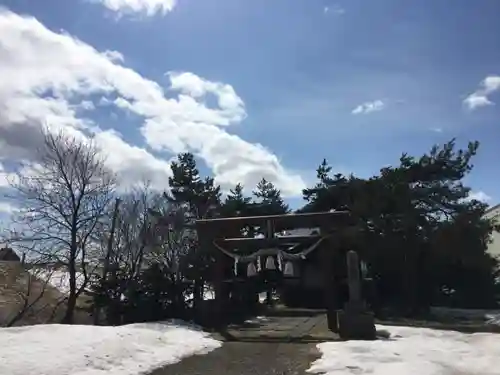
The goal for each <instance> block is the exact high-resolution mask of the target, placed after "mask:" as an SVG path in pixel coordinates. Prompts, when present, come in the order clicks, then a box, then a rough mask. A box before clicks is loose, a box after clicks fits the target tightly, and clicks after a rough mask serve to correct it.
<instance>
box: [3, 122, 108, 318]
mask: <svg viewBox="0 0 500 375" xmlns="http://www.w3.org/2000/svg"><path fill="white" fill-rule="evenodd" d="M43 140H44V142H43V146H42V147H41V148H40V150H39V153H38V159H37V164H36V165H32V166H31V168H29V169H28V168H24V169H21V170H20V172H19V174H18V178H16V179H15V180H13V181H10V185H11V187H12V188H13V191H14V193H13V194H12V195H11V196H10V198H11V199H13V200H14V201H15V204H16V205H17V206H18V207H19V209H20V210H19V212H18V213H17V214H16V215H15V217H14V218H13V223H14V225H15V226H14V229H13V231H12V232H11V233H10V239H9V240H10V242H11V243H13V244H15V245H16V246H17V247H18V248H21V249H25V250H28V251H29V253H28V256H29V257H32V258H33V257H34V258H38V259H40V258H43V259H46V260H47V261H50V262H54V263H58V264H61V265H63V266H65V267H66V268H67V271H68V273H69V293H68V298H67V303H66V312H65V315H64V318H63V322H64V323H72V322H73V317H74V311H75V307H76V301H77V298H78V297H79V296H80V294H81V293H82V292H83V291H84V290H85V288H86V287H87V284H88V283H89V280H90V277H91V271H92V267H95V266H97V262H98V260H99V258H100V257H101V256H102V254H101V253H100V251H101V248H100V246H98V244H97V243H96V242H95V240H94V238H95V237H94V235H95V233H96V232H97V231H98V230H99V229H100V228H101V226H102V225H103V219H105V217H106V215H107V214H108V207H109V206H110V203H111V202H112V201H113V199H114V190H115V178H114V175H113V174H112V173H111V172H110V171H109V170H108V169H107V168H106V167H105V163H104V159H103V158H102V157H101V154H100V152H99V150H98V148H97V147H96V146H95V144H94V143H93V142H92V140H85V141H82V140H79V139H76V138H73V137H69V136H67V135H65V134H63V133H59V134H58V135H53V134H52V133H50V132H48V131H45V132H44V133H43ZM80 273H81V277H82V282H81V283H79V285H78V284H77V277H78V276H79V275H80Z"/></svg>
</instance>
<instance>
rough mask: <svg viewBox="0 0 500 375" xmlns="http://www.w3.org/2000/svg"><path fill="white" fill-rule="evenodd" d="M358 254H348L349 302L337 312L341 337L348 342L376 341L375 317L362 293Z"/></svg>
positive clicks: (352, 252)
mask: <svg viewBox="0 0 500 375" xmlns="http://www.w3.org/2000/svg"><path fill="white" fill-rule="evenodd" d="M359 268H360V263H359V259H358V254H357V253H356V252H355V251H353V250H350V251H348V252H347V283H348V287H349V300H348V301H347V303H346V304H345V305H344V308H343V309H342V310H339V311H338V312H337V319H338V325H339V335H340V337H341V338H343V339H346V340H374V339H375V338H376V330H375V317H374V315H373V313H372V312H370V311H368V309H367V306H366V303H365V301H364V300H363V297H362V293H361V289H362V288H361V285H362V280H361V275H360V270H359Z"/></svg>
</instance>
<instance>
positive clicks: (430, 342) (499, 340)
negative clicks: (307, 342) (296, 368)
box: [308, 326, 500, 375]
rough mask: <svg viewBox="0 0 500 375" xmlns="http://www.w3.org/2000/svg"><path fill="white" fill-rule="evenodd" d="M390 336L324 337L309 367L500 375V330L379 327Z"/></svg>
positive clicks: (379, 374)
mask: <svg viewBox="0 0 500 375" xmlns="http://www.w3.org/2000/svg"><path fill="white" fill-rule="evenodd" d="M377 329H383V330H386V331H389V332H390V333H391V338H390V339H388V340H377V341H347V342H325V343H322V344H319V345H318V349H319V350H320V352H321V353H322V357H321V358H320V359H318V360H317V361H315V362H314V363H313V364H312V366H311V368H310V369H309V370H308V372H310V373H321V374H326V375H353V374H355V375H363V374H370V375H414V374H419V375H479V374H481V375H498V374H500V367H499V366H498V363H499V362H498V361H499V358H500V335H499V334H492V333H474V334H464V333H459V332H455V331H439V330H432V329H428V328H410V327H389V326H377Z"/></svg>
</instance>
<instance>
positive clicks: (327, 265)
mask: <svg viewBox="0 0 500 375" xmlns="http://www.w3.org/2000/svg"><path fill="white" fill-rule="evenodd" d="M321 235H327V232H326V230H325V229H322V230H321ZM336 247H337V246H336V242H335V241H334V240H333V239H332V237H328V238H327V239H325V240H324V241H323V243H322V244H321V245H320V248H319V249H318V251H319V252H320V262H321V273H322V278H323V296H324V304H325V308H326V317H327V320H328V329H329V330H331V331H333V332H338V324H337V309H338V306H337V305H338V304H337V297H338V296H337V288H336V285H335V275H334V267H333V262H334V254H335V252H336V251H338V249H337V248H336Z"/></svg>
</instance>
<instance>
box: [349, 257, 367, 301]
mask: <svg viewBox="0 0 500 375" xmlns="http://www.w3.org/2000/svg"><path fill="white" fill-rule="evenodd" d="M346 262H347V284H348V287H349V301H348V306H349V308H351V309H364V301H363V299H362V297H361V275H360V272H359V266H360V263H359V258H358V253H356V252H355V251H353V250H349V251H348V252H347V257H346Z"/></svg>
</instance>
